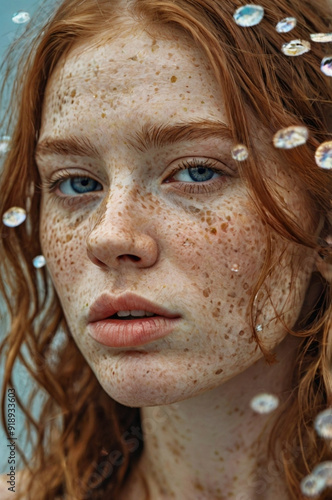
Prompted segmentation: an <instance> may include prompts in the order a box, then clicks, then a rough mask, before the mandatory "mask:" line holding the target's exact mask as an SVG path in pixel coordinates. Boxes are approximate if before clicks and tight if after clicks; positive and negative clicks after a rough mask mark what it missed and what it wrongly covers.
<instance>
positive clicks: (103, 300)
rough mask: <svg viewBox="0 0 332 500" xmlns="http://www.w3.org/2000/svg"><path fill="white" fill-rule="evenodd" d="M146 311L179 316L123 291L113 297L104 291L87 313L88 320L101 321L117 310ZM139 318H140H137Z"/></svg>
mask: <svg viewBox="0 0 332 500" xmlns="http://www.w3.org/2000/svg"><path fill="white" fill-rule="evenodd" d="M134 310H136V311H148V312H152V313H154V314H157V315H158V316H164V317H165V318H180V314H177V313H172V312H170V311H168V310H167V309H165V308H164V307H161V306H159V305H158V304H154V303H153V302H151V301H149V300H147V299H144V298H143V297H139V296H138V295H135V294H134V293H125V294H124V295H120V296H118V297H114V296H112V295H110V294H109V293H107V292H105V293H103V294H102V295H100V297H98V299H97V300H96V301H95V302H94V303H93V304H92V306H91V307H90V310H89V314H88V322H89V323H93V322H95V321H101V320H103V319H107V318H109V317H110V316H113V314H116V313H117V312H119V311H134ZM137 319H140V318H137Z"/></svg>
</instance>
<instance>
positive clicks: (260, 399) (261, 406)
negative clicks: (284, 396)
mask: <svg viewBox="0 0 332 500" xmlns="http://www.w3.org/2000/svg"><path fill="white" fill-rule="evenodd" d="M278 406H279V398H278V397H277V396H274V395H273V394H266V393H263V394H258V395H257V396H255V397H254V398H253V399H252V400H251V402H250V407H251V409H252V410H254V411H255V412H256V413H260V414H265V413H271V412H272V411H274V410H275V409H276V408H278Z"/></svg>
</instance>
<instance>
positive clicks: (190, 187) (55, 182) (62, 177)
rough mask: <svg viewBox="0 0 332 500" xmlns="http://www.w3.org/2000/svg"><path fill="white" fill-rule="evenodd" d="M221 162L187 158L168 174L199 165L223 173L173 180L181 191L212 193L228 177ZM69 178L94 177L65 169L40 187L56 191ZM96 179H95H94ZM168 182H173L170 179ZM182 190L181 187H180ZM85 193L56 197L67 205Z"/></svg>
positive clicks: (77, 200) (47, 178)
mask: <svg viewBox="0 0 332 500" xmlns="http://www.w3.org/2000/svg"><path fill="white" fill-rule="evenodd" d="M218 163H219V162H217V161H211V160H204V161H203V160H199V159H197V158H194V159H192V160H187V161H183V162H182V163H181V164H180V165H179V166H178V167H177V168H175V169H174V170H173V171H172V172H171V173H170V175H169V176H168V179H169V178H172V177H173V176H174V175H175V174H177V173H178V172H181V171H182V170H187V169H191V168H196V167H198V166H200V167H203V168H207V169H209V170H211V171H212V172H214V173H217V174H223V175H222V177H221V178H219V179H217V180H214V181H213V182H210V181H202V182H201V183H189V182H185V181H173V182H177V183H179V182H180V183H181V184H182V187H181V191H184V192H186V193H190V194H199V193H212V192H214V191H216V190H217V189H218V188H219V186H220V184H224V183H225V182H226V178H227V173H225V171H224V170H222V169H221V168H220V167H218V168H216V165H218ZM69 179H92V177H88V176H85V175H75V174H73V173H72V172H69V171H68V170H64V171H63V172H62V173H61V174H56V175H55V176H53V177H52V178H51V177H46V178H45V180H43V181H42V183H41V185H40V188H41V189H42V190H46V192H47V193H54V192H55V190H56V189H57V187H58V186H59V185H60V184H61V183H62V182H64V181H67V180H69ZM92 180H94V179H92ZM204 182H207V183H208V184H204ZM168 183H172V182H170V181H168ZM179 190H180V189H179ZM97 192H98V191H91V192H90V193H89V192H87V193H85V195H84V197H85V198H86V196H89V195H94V193H97ZM82 197H83V194H81V195H80V194H79V193H78V194H77V195H76V196H72V197H70V196H69V195H66V196H57V197H56V198H57V199H58V201H59V202H60V203H63V204H66V205H72V204H73V203H79V202H80V201H81V200H82Z"/></svg>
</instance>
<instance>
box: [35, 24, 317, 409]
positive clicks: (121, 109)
mask: <svg viewBox="0 0 332 500" xmlns="http://www.w3.org/2000/svg"><path fill="white" fill-rule="evenodd" d="M223 102H224V101H223V96H222V95H221V91H220V88H219V86H218V84H217V82H216V79H215V77H214V75H213V73H212V71H211V69H210V67H209V65H208V63H207V60H206V57H205V56H204V54H203V53H202V52H201V51H200V50H199V49H198V48H195V47H194V46H193V44H192V43H191V42H190V40H189V39H187V38H186V37H185V36H184V35H183V34H179V33H178V32H173V33H172V36H171V38H170V40H167V39H159V38H158V39H156V40H153V39H152V38H151V37H150V36H148V35H147V34H145V33H144V32H143V33H139V34H136V35H131V36H127V35H123V36H122V37H119V38H117V40H115V41H112V42H108V43H106V44H101V45H100V46H99V47H95V48H92V47H91V46H89V44H88V43H87V44H86V45H84V46H83V45H81V46H77V47H76V48H75V49H74V50H72V52H71V53H70V54H69V56H68V57H67V58H66V59H65V60H62V61H60V63H59V64H58V66H57V68H56V70H55V72H54V74H53V75H52V77H51V79H50V81H49V83H48V86H47V92H46V97H45V101H44V107H43V116H42V127H41V132H40V139H39V146H40V147H39V153H38V151H37V156H36V159H37V163H38V168H39V171H40V174H41V177H42V180H45V179H46V177H48V178H51V180H55V179H56V178H57V177H59V175H70V176H72V179H71V180H70V179H68V180H64V181H61V182H60V183H58V185H57V187H56V188H55V190H53V192H47V191H46V190H45V189H44V190H43V194H42V205H41V224H40V238H41V244H42V250H43V253H44V255H45V257H46V261H47V266H48V270H49V272H50V274H51V277H52V280H53V283H54V286H55V288H56V290H57V293H58V295H59V298H60V301H61V303H62V307H63V310H64V314H65V317H66V320H67V323H68V326H69V329H70V331H71V334H72V336H73V338H74V339H75V342H76V343H77V345H78V347H79V349H80V350H81V352H82V353H83V355H84V357H85V358H86V360H87V362H88V363H89V365H90V366H91V368H92V370H93V371H94V373H95V374H96V376H97V378H98V380H99V381H100V383H101V385H102V386H103V388H104V389H105V391H106V392H107V393H108V394H109V395H110V396H111V397H113V398H114V399H115V400H117V401H119V402H121V403H122V404H125V405H128V406H146V405H154V404H165V403H171V402H175V401H178V400H182V399H185V398H188V397H191V396H194V395H197V394H199V393H201V392H203V391H205V390H207V389H212V388H214V387H217V386H219V385H220V384H222V383H223V382H225V381H226V380H228V379H230V378H232V377H234V376H236V375H237V374H239V373H240V372H242V371H244V370H246V369H247V368H248V367H250V366H251V365H252V364H253V363H255V362H256V361H257V360H258V359H259V358H261V357H262V354H261V351H260V350H259V349H257V345H256V343H255V342H254V341H253V340H252V339H251V333H250V329H249V316H248V315H247V311H246V309H247V306H248V301H249V298H250V295H251V292H252V289H253V285H254V284H255V282H256V279H257V277H258V276H259V273H260V270H261V268H262V265H263V262H264V256H265V252H266V240H265V235H266V231H267V228H266V226H265V225H264V224H263V222H262V220H261V219H260V218H259V217H258V215H257V213H256V211H255V208H254V205H253V203H252V202H251V200H250V196H249V193H248V190H247V188H246V185H245V182H244V181H243V180H242V179H240V177H239V175H238V173H237V167H238V164H237V163H236V161H234V160H233V159H232V157H231V149H232V147H233V146H234V145H235V144H233V143H232V141H231V140H230V137H229V133H228V129H227V120H226V115H225V110H224V104H223ZM202 121H210V122H218V123H219V129H220V130H219V133H218V134H217V133H216V130H218V127H216V126H215V129H214V130H215V132H214V134H213V135H212V134H209V133H207V131H202V125H201V129H199V128H198V126H197V125H196V128H195V127H190V125H189V124H190V123H191V122H196V123H198V122H202ZM222 123H224V124H225V125H220V124H222ZM176 124H181V125H183V126H184V127H183V129H186V130H187V132H188V131H189V133H186V134H184V133H183V134H182V135H181V134H177V137H175V135H174V134H173V135H172V136H170V134H169V133H167V131H165V130H162V129H161V128H165V127H167V128H170V127H175V125H176ZM152 128H156V129H157V130H158V128H160V131H159V132H160V133H159V134H157V139H158V140H157V141H155V144H152V142H153V141H146V142H147V144H146V145H145V146H144V147H143V146H142V144H141V142H140V141H139V140H138V137H140V138H142V137H143V132H144V131H145V132H146V131H147V130H149V129H152ZM253 133H255V135H256V136H257V137H258V136H260V141H259V144H258V147H259V150H260V153H261V162H262V164H261V168H262V169H263V170H264V175H265V176H266V178H267V177H269V179H270V182H271V183H272V184H273V185H274V189H275V192H276V193H279V194H280V196H282V197H283V199H284V200H285V202H286V204H287V207H288V210H289V211H290V212H291V213H292V214H293V215H294V217H295V218H296V219H298V220H301V221H305V222H302V224H307V225H308V224H311V222H309V220H310V217H309V215H308V212H307V211H306V206H305V200H304V198H303V195H302V191H301V189H300V186H299V185H298V181H297V179H296V178H295V177H294V176H293V175H292V174H291V173H287V172H285V171H284V169H283V166H282V165H280V164H279V163H278V158H277V153H276V151H275V150H274V149H273V147H272V138H271V137H270V136H266V135H265V134H264V131H260V130H258V129H256V130H253ZM72 137H77V138H78V139H79V140H80V141H81V143H82V142H83V141H84V140H86V139H87V140H88V141H89V143H90V144H92V145H93V147H94V150H95V151H94V152H91V153H90V154H89V155H87V154H81V155H78V152H77V151H76V152H74V150H73V149H72V146H71V145H68V147H66V148H65V149H64V148H59V147H58V149H57V152H58V153H57V154H55V153H54V152H52V151H51V149H49V150H48V153H47V152H46V148H45V147H44V148H43V149H42V148H41V143H43V142H44V141H45V140H46V138H48V140H62V141H68V139H71V138H72ZM170 137H173V140H172V141H169V140H168V141H166V140H165V141H163V140H164V139H167V138H168V139H170ZM150 138H151V137H150ZM175 139H176V140H175ZM61 145H62V146H64V143H61V144H60V146H61ZM44 146H45V143H44ZM58 146H59V144H58ZM48 147H50V143H48ZM37 149H38V148H37ZM53 149H54V148H53ZM60 149H61V151H62V153H61V154H60ZM74 153H75V154H74ZM195 167H196V168H195ZM197 167H200V168H197ZM211 168H212V169H213V170H211ZM176 169H179V170H178V171H177V172H175V170H176ZM75 176H76V177H77V176H81V177H85V178H86V177H88V178H90V179H91V180H90V181H89V180H87V179H83V180H82V179H81V180H80V179H79V178H78V179H77V178H75ZM307 227H308V226H307ZM273 250H274V251H275V256H276V258H277V259H279V257H280V259H279V260H278V262H277V264H276V265H275V267H274V269H273V271H272V273H271V275H270V276H269V278H268V279H267V281H266V288H265V289H264V288H263V289H262V294H261V295H259V296H258V299H257V307H258V310H259V313H258V316H257V323H256V324H257V325H262V329H261V331H260V332H259V336H260V338H261V339H262V342H263V345H264V346H265V347H266V348H273V347H275V346H276V345H278V344H279V343H280V342H281V341H282V339H283V338H284V337H285V335H286V333H285V330H284V328H283V327H282V325H281V324H280V322H278V321H277V320H276V319H275V317H276V313H275V310H274V308H275V309H276V311H277V312H279V313H280V314H283V319H284V320H285V321H286V324H288V326H290V327H291V326H292V325H293V324H294V323H295V321H296V319H297V317H298V315H299V312H300V309H301V305H302V302H303V300H304V296H305V292H306V289H307V286H308V283H309V278H310V275H311V272H312V270H313V265H314V264H313V258H312V257H311V258H309V257H307V259H306V261H305V265H304V261H303V258H304V253H303V251H301V252H300V250H299V249H298V248H297V247H295V246H294V245H292V244H290V243H288V242H285V241H283V240H282V239H281V238H280V237H279V236H275V238H274V247H273ZM292 281H293V287H292V288H291V286H290V284H291V282H292ZM105 292H107V293H109V295H110V296H111V297H112V298H116V297H119V296H122V295H124V294H126V293H127V292H131V293H134V294H136V295H138V296H140V297H143V298H145V299H148V300H150V301H152V302H154V303H155V304H158V305H160V306H163V307H164V308H166V309H168V310H169V311H170V312H172V313H176V314H177V315H178V316H180V319H179V320H178V321H176V322H175V323H174V327H173V328H172V330H171V331H170V332H169V333H167V334H166V335H164V336H163V337H162V338H152V340H151V341H148V340H145V341H144V342H143V343H140V344H139V345H137V344H138V342H136V343H135V341H133V342H132V344H130V342H131V341H130V342H129V344H130V345H128V346H125V347H121V346H120V347H114V346H113V347H109V346H105V345H103V344H101V343H99V342H98V341H96V340H95V339H94V338H93V337H92V335H91V330H90V328H89V326H88V316H89V309H90V307H91V305H92V304H93V302H94V301H95V300H96V299H97V298H98V297H99V296H101V295H102V294H103V293H105ZM268 293H269V294H270V296H271V301H270V300H269V299H267V296H268Z"/></svg>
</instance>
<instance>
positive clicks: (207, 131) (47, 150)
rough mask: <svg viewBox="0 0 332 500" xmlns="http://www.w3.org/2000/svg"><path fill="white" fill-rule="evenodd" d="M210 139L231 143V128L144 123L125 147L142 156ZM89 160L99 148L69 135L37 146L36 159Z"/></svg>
mask: <svg viewBox="0 0 332 500" xmlns="http://www.w3.org/2000/svg"><path fill="white" fill-rule="evenodd" d="M212 137H216V138H220V139H226V140H232V138H233V135H232V133H231V130H230V128H229V127H228V126H227V125H226V124H225V123H223V122H221V121H218V120H196V121H191V122H185V123H181V122H180V123H175V124H160V125H157V124H151V123H146V124H144V125H143V126H142V128H141V130H139V131H137V132H136V133H135V134H133V135H131V136H130V137H129V138H128V139H127V143H129V145H130V146H131V147H132V148H133V149H134V150H136V151H140V152H145V151H148V150H149V149H152V148H161V147H165V146H168V145H172V144H176V143H178V142H185V141H193V140H197V139H209V138H212ZM50 154H54V155H61V156H70V155H72V156H88V157H96V158H99V159H101V154H100V151H99V150H98V148H97V147H96V146H95V144H93V143H92V142H91V140H90V139H89V138H88V137H86V136H74V135H69V136H68V137H66V138H65V139H61V138H52V137H46V138H45V139H43V140H42V141H41V142H39V143H38V144H37V147H36V150H35V157H37V156H42V155H50Z"/></svg>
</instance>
